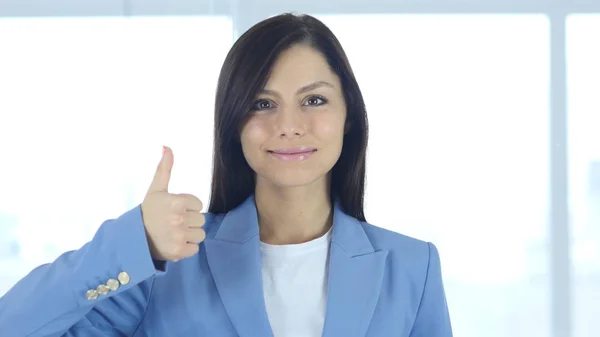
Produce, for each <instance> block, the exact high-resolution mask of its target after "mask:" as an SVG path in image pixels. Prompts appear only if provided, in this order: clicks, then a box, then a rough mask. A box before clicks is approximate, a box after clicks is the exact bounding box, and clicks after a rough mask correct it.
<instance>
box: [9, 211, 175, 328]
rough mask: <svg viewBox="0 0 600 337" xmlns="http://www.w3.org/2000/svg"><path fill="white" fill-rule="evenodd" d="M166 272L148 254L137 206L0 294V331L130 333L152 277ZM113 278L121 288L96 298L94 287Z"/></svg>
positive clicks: (140, 313) (143, 308) (140, 315)
mask: <svg viewBox="0 0 600 337" xmlns="http://www.w3.org/2000/svg"><path fill="white" fill-rule="evenodd" d="M65 235H68V234H67V233H65ZM162 273H164V272H161V271H158V270H157V269H156V268H155V266H154V263H153V261H152V258H151V256H150V250H149V248H148V242H147V239H146V233H145V229H144V225H143V221H142V215H141V206H139V205H138V206H137V207H135V208H134V209H132V210H130V211H128V212H127V213H125V214H123V215H122V216H120V217H119V218H117V219H113V220H107V221H105V222H104V223H102V225H101V226H100V228H99V229H98V231H97V232H96V234H95V235H94V237H93V239H92V240H91V241H90V242H88V243H86V244H85V245H84V246H83V247H81V248H80V249H78V250H74V251H70V252H66V253H64V254H62V255H61V256H60V257H58V258H57V259H56V260H55V261H54V262H52V263H49V264H44V265H41V266H39V267H37V268H35V269H34V270H32V271H31V272H30V273H29V274H28V275H27V276H25V277H24V278H23V279H21V280H20V281H19V282H17V284H15V285H14V286H13V287H12V288H11V289H10V290H9V291H8V292H7V293H6V294H5V295H4V296H3V297H1V298H0V336H15V337H16V336H23V337H24V336H28V337H29V336H31V337H34V336H44V337H48V336H99V335H100V336H131V335H133V334H134V332H135V330H136V329H137V327H138V326H139V324H140V322H141V320H142V318H143V316H144V313H145V311H146V307H147V304H148V300H149V297H150V293H151V288H152V283H153V280H154V276H157V275H159V274H162ZM119 275H120V277H119ZM109 280H112V281H111V282H110V284H111V286H112V288H113V289H114V288H115V287H114V286H115V285H118V288H117V289H116V290H108V293H106V294H104V295H102V294H98V296H97V297H95V296H94V292H93V291H91V290H96V289H98V286H100V285H106V284H107V282H108V281H109ZM114 280H116V281H117V283H115V282H114ZM102 290H106V289H105V288H102ZM89 291H90V292H89ZM90 295H91V296H90Z"/></svg>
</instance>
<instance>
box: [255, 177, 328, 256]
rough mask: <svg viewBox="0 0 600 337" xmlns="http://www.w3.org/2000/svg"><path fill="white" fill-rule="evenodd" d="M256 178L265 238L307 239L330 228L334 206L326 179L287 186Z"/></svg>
mask: <svg viewBox="0 0 600 337" xmlns="http://www.w3.org/2000/svg"><path fill="white" fill-rule="evenodd" d="M257 180H258V181H257V184H256V190H255V196H254V198H255V202H256V208H257V210H258V223H259V228H260V239H261V241H262V242H265V243H269V244H274V245H283V244H297V243H303V242H308V241H310V240H313V239H316V238H318V237H320V236H322V235H324V234H325V233H327V231H328V230H329V229H330V228H331V225H332V221H333V206H332V202H331V198H330V192H329V184H328V182H327V181H326V179H319V180H318V181H316V182H314V183H313V184H310V185H307V186H299V187H286V188H282V187H278V186H275V185H273V184H271V183H269V182H267V181H264V180H260V178H258V179H257Z"/></svg>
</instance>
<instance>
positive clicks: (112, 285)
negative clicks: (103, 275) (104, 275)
mask: <svg viewBox="0 0 600 337" xmlns="http://www.w3.org/2000/svg"><path fill="white" fill-rule="evenodd" d="M106 286H107V287H108V289H110V290H112V291H115V290H117V289H119V281H117V280H115V279H114V278H111V279H109V280H108V281H107V282H106Z"/></svg>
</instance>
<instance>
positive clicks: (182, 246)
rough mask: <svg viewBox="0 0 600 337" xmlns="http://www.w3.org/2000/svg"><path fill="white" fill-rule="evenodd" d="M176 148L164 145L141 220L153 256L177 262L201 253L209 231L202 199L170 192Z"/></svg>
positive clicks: (145, 200) (145, 199)
mask: <svg viewBox="0 0 600 337" xmlns="http://www.w3.org/2000/svg"><path fill="white" fill-rule="evenodd" d="M173 159H174V158H173V151H171V149H170V148H168V147H163V156H162V158H161V160H160V163H159V164H158V168H157V169H156V174H155V175H154V179H153V180H152V184H150V188H149V189H148V193H147V194H146V197H145V198H144V201H143V203H142V219H143V221H144V227H145V229H146V237H147V238H148V245H149V247H150V254H151V255H152V258H153V259H154V260H157V261H174V262H177V261H179V260H181V259H183V258H186V257H190V256H193V255H195V254H196V253H198V249H199V246H198V244H199V243H200V242H202V241H203V240H204V238H205V237H206V233H205V232H204V230H203V229H202V226H204V222H205V219H204V215H203V214H202V213H201V210H202V202H201V201H200V199H198V198H197V197H195V196H193V195H191V194H170V193H169V180H170V179H171V169H172V168H173Z"/></svg>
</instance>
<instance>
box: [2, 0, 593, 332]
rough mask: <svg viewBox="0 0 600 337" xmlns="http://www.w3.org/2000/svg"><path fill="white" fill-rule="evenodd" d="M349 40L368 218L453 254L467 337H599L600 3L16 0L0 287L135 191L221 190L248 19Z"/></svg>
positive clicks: (6, 20) (9, 6) (8, 39)
mask: <svg viewBox="0 0 600 337" xmlns="http://www.w3.org/2000/svg"><path fill="white" fill-rule="evenodd" d="M287 11H296V12H301V13H310V14H313V15H315V16H317V17H319V18H320V19H322V20H323V21H324V22H325V23H326V24H327V25H329V27H330V28H331V29H332V30H333V31H334V33H335V34H336V35H337V36H338V37H339V39H340V40H341V42H342V45H343V46H344V47H345V49H346V51H347V54H348V56H349V58H350V61H351V64H352V66H353V67H354V70H355V73H356V76H357V78H358V81H359V84H360V85H361V88H362V90H363V93H364V96H365V99H366V102H367V108H368V112H369V119H370V124H371V133H370V136H371V138H370V150H369V159H368V186H367V205H366V214H367V219H368V220H369V221H370V222H372V223H373V224H375V225H378V226H381V227H385V228H389V229H391V230H394V231H398V232H401V233H404V234H407V235H411V236H414V237H417V238H419V239H423V240H427V241H432V242H434V243H435V244H436V245H437V246H438V247H439V249H440V253H441V257H442V264H443V274H444V280H445V284H446V290H447V296H448V302H449V306H450V311H451V317H452V321H453V325H454V330H455V335H456V336H458V337H481V336H485V337H598V336H599V332H598V318H599V317H600V1H599V0H403V1H392V0H369V1H359V0H330V1H324V0H285V1H284V0H212V1H209V0H168V1H167V0H88V1H76V0H53V1H45V0H0V295H2V294H4V293H5V292H6V291H8V290H9V289H10V287H11V286H12V285H14V284H15V283H16V282H17V280H19V279H20V278H21V277H23V276H25V275H26V274H27V273H28V272H29V271H30V270H31V269H32V268H34V267H35V266H37V265H39V264H41V263H47V262H51V261H52V260H53V259H55V258H56V257H57V256H58V255H59V254H60V253H62V252H64V251H66V250H71V249H77V248H78V247H80V246H81V245H82V244H83V243H84V242H86V241H87V240H89V239H91V237H92V235H93V234H94V232H95V230H96V229H97V228H98V226H99V225H100V224H101V223H102V221H103V220H105V219H108V218H114V217H117V216H119V215H120V214H121V213H123V212H125V211H126V210H128V209H130V208H132V207H134V206H135V205H137V204H138V203H140V202H141V200H142V198H143V195H144V193H145V190H146V188H147V185H148V183H149V181H150V179H151V177H152V174H153V172H154V169H155V166H156V163H157V161H158V159H159V157H160V152H161V145H162V144H167V145H170V146H171V147H172V148H173V150H174V152H175V158H176V159H175V167H174V171H173V179H172V185H171V186H172V191H174V192H190V193H194V194H196V195H198V196H199V197H200V198H201V199H203V200H204V201H206V202H208V198H209V192H210V188H209V184H210V168H211V153H212V139H211V138H212V127H213V119H212V116H213V96H214V93H215V89H216V80H217V76H218V73H219V70H220V66H221V64H222V61H223V59H224V57H225V55H226V53H227V51H228V49H229V48H230V46H231V45H232V43H233V42H234V41H235V39H236V38H237V37H238V36H239V35H240V34H241V33H243V32H244V31H245V30H246V29H248V28H249V27H250V26H251V25H253V24H254V23H256V22H258V21H260V20H261V19H264V18H266V17H269V16H272V15H275V14H278V13H281V12H287Z"/></svg>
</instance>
